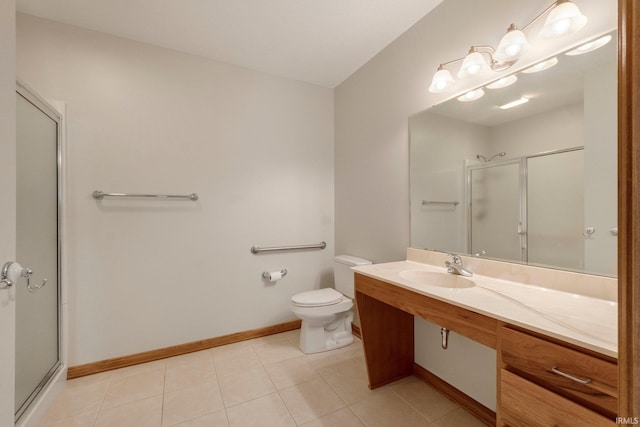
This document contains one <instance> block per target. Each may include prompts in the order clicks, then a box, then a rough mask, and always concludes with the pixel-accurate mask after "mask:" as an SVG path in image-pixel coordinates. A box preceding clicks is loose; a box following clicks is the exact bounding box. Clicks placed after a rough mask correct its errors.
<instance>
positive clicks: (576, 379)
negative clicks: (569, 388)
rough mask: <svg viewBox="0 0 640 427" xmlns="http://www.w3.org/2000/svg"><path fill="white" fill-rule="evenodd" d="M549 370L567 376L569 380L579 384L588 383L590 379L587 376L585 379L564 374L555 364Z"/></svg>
mask: <svg viewBox="0 0 640 427" xmlns="http://www.w3.org/2000/svg"><path fill="white" fill-rule="evenodd" d="M551 372H553V373H554V374H558V375H560V376H562V377H565V378H569V379H570V380H571V381H575V382H577V383H580V384H589V383H590V382H591V379H589V378H587V379H586V380H581V379H580V378H576V377H574V376H573V375H569V374H565V373H564V372H562V371H561V370H559V369H558V368H557V367H556V366H554V367H553V368H551Z"/></svg>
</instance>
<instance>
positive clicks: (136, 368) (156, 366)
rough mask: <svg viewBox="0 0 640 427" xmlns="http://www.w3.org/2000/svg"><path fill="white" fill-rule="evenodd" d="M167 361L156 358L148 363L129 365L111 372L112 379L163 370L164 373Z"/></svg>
mask: <svg viewBox="0 0 640 427" xmlns="http://www.w3.org/2000/svg"><path fill="white" fill-rule="evenodd" d="M164 368H165V361H164V360H156V361H153V362H148V363H141V364H139V365H133V366H127V367H126V368H120V369H115V370H113V371H110V372H111V379H112V380H116V379H122V378H126V377H130V376H133V375H140V374H146V373H150V372H162V373H164Z"/></svg>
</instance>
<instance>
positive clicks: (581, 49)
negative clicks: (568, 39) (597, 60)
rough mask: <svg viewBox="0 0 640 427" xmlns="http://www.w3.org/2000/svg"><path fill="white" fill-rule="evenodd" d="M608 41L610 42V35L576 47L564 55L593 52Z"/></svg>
mask: <svg viewBox="0 0 640 427" xmlns="http://www.w3.org/2000/svg"><path fill="white" fill-rule="evenodd" d="M610 41H611V35H610V34H607V35H606V36H604V37H600V38H598V39H595V40H593V41H590V42H588V43H585V44H583V45H582V46H578V47H577V48H575V49H573V50H570V51H569V52H567V53H565V55H569V56H575V55H582V54H583V53H587V52H591V51H594V50H596V49H598V48H600V47H602V46H604V45H605V44H607V43H609V42H610Z"/></svg>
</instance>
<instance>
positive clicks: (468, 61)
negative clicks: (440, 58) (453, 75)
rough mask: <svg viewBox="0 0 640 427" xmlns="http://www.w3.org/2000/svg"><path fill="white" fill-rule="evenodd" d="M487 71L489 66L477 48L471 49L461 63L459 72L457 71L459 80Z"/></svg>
mask: <svg viewBox="0 0 640 427" xmlns="http://www.w3.org/2000/svg"><path fill="white" fill-rule="evenodd" d="M488 70H489V64H488V63H487V61H486V60H485V59H484V56H482V54H481V53H480V52H479V51H478V48H476V47H471V49H469V54H468V55H467V56H466V57H465V58H464V61H462V65H461V66H460V71H458V78H459V79H467V78H469V77H474V76H477V75H479V74H482V73H484V72H486V71H488Z"/></svg>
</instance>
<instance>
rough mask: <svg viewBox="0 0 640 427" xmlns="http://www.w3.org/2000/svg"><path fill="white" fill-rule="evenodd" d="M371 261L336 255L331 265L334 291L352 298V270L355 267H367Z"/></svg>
mask: <svg viewBox="0 0 640 427" xmlns="http://www.w3.org/2000/svg"><path fill="white" fill-rule="evenodd" d="M368 264H371V261H369V260H367V259H362V258H358V257H355V256H351V255H338V256H336V257H335V262H334V263H333V277H334V279H335V281H336V290H337V291H338V292H340V293H341V294H342V295H344V296H347V297H349V298H354V293H355V292H354V284H353V270H351V267H355V266H357V265H368Z"/></svg>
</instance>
